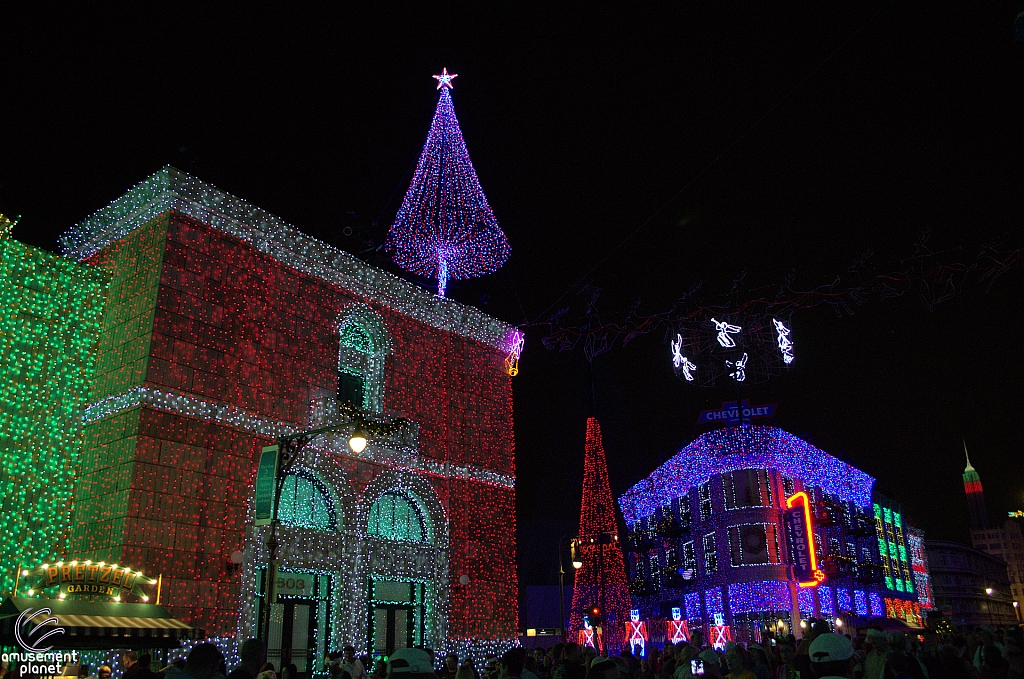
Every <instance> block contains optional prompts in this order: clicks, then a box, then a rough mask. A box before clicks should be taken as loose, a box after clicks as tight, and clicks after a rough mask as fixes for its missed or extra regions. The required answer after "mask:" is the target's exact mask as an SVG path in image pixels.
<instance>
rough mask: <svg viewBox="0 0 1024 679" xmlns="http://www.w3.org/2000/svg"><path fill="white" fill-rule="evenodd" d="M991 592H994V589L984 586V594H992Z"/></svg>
mask: <svg viewBox="0 0 1024 679" xmlns="http://www.w3.org/2000/svg"><path fill="white" fill-rule="evenodd" d="M993 592H995V590H994V589H992V588H991V587H986V588H985V594H988V595H989V596H992V593H993Z"/></svg>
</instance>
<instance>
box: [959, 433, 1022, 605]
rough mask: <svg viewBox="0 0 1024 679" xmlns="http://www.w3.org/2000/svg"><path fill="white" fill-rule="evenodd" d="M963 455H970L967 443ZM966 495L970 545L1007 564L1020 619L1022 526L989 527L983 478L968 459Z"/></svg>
mask: <svg viewBox="0 0 1024 679" xmlns="http://www.w3.org/2000/svg"><path fill="white" fill-rule="evenodd" d="M964 455H967V444H966V443H965V444H964ZM964 492H965V493H966V494H967V508H968V510H969V511H970V514H971V544H973V545H974V548H975V549H980V550H981V551H983V552H985V553H987V554H990V555H992V556H994V557H996V558H998V559H1001V560H1002V561H1004V562H1006V568H1007V572H1008V573H1009V576H1010V593H1011V595H1012V596H1013V600H1014V602H1015V609H1016V611H1017V614H1018V616H1020V615H1021V610H1022V608H1024V531H1021V527H1020V524H1019V523H1018V522H1017V521H1016V520H1015V519H1012V518H1008V519H1006V521H1005V522H1003V525H1002V526H990V525H989V523H988V515H987V514H986V512H985V494H984V491H983V490H982V487H981V477H980V476H979V475H978V472H977V470H976V469H975V468H974V467H973V466H972V465H971V459H970V457H968V458H967V468H966V469H964Z"/></svg>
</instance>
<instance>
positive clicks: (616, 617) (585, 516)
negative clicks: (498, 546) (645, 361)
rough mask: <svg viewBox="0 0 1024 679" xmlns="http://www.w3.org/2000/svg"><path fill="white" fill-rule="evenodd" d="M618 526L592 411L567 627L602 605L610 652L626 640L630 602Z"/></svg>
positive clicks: (575, 628) (573, 627)
mask: <svg viewBox="0 0 1024 679" xmlns="http://www.w3.org/2000/svg"><path fill="white" fill-rule="evenodd" d="M616 526H617V523H616V520H615V504H614V501H613V499H612V490H611V485H610V483H609V480H608V463H607V460H606V459H605V453H604V441H603V440H602V437H601V425H600V424H599V423H598V421H597V419H596V418H593V417H591V418H588V419H587V438H586V446H585V455H584V460H583V499H582V502H581V504H580V532H579V540H580V552H581V561H582V562H583V566H582V567H580V568H579V569H577V570H576V577H575V584H574V585H573V591H572V611H571V613H570V616H569V629H570V633H571V634H576V633H578V632H579V631H580V630H582V629H583V625H584V613H585V611H587V610H589V609H592V608H593V607H595V606H597V607H599V610H600V615H601V617H603V619H604V622H605V625H604V632H603V637H602V638H603V640H604V641H603V643H604V644H606V645H607V649H606V650H607V651H608V652H609V653H612V654H614V653H618V652H619V650H620V649H621V647H622V644H623V643H624V641H625V639H624V637H623V629H624V627H623V626H624V625H625V623H626V621H627V620H629V611H630V608H631V606H630V599H629V586H628V580H627V579H626V565H625V561H624V559H623V556H622V547H621V546H620V545H619V539H618V528H617V527H616ZM601 606H603V609H601V608H600V607H601Z"/></svg>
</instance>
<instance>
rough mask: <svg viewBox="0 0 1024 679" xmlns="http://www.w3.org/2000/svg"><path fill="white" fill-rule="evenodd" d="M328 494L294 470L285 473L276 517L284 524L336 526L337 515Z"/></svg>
mask: <svg viewBox="0 0 1024 679" xmlns="http://www.w3.org/2000/svg"><path fill="white" fill-rule="evenodd" d="M328 497H329V496H328V493H327V489H326V488H324V487H323V486H322V485H321V484H320V482H319V481H316V480H314V479H312V478H309V477H306V476H301V475H298V474H291V475H289V476H286V477H285V479H284V482H283V486H282V488H281V502H280V504H279V505H278V510H277V518H278V520H279V521H280V522H281V523H282V524H283V525H285V526H296V527H298V528H312V529H314V530H323V531H333V530H337V528H338V522H337V517H336V515H335V513H334V509H333V507H332V506H331V502H330V500H328Z"/></svg>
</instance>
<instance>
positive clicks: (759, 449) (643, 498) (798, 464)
mask: <svg viewBox="0 0 1024 679" xmlns="http://www.w3.org/2000/svg"><path fill="white" fill-rule="evenodd" d="M737 469H774V470H776V471H779V472H782V473H783V474H786V475H787V476H789V477H791V478H798V479H802V480H803V481H804V483H806V484H809V485H813V486H817V487H819V488H821V489H823V490H824V491H825V492H827V493H830V494H832V495H835V496H836V497H839V498H841V499H843V500H846V501H850V502H853V503H855V504H856V505H858V506H861V507H866V506H870V504H871V490H872V487H873V486H874V479H873V478H871V477H870V476H869V475H867V474H865V473H864V472H862V471H860V470H859V469H857V468H855V467H853V466H851V465H849V464H847V463H845V462H843V461H842V460H839V459H838V458H835V457H833V456H832V455H829V454H828V453H826V452H824V451H823V450H820V449H818V448H815V447H814V446H812V445H811V444H809V443H807V442H806V441H804V440H802V439H800V438H799V437H796V436H793V435H792V434H790V433H788V432H786V431H783V430H782V429H778V428H776V427H766V426H761V425H754V426H749V427H728V428H724V429H718V430H715V431H710V432H707V433H705V434H702V435H700V436H698V437H697V438H696V439H694V441H693V442H692V443H690V444H689V445H688V446H686V447H685V448H683V449H682V450H681V451H679V453H677V454H676V455H675V456H673V457H672V458H671V459H670V460H669V461H668V462H666V463H665V464H663V465H662V466H660V467H659V468H658V469H656V470H655V471H654V473H652V474H651V475H650V476H648V477H647V478H646V479H644V480H642V481H640V482H639V483H637V484H636V485H634V486H633V487H632V488H630V489H629V490H627V491H626V492H625V493H624V494H623V495H622V496H620V497H619V507H620V508H621V510H622V514H623V516H624V518H625V520H626V523H627V524H628V525H633V524H635V523H636V522H637V521H639V520H640V519H642V518H644V517H646V516H650V515H652V514H653V513H654V512H655V511H657V510H658V509H659V508H660V507H662V506H663V505H664V504H665V502H666V498H673V497H679V496H681V495H683V494H685V493H686V492H687V491H689V489H691V488H695V487H697V486H699V485H700V484H702V483H703V482H704V481H705V480H706V479H708V478H709V477H711V476H713V475H715V474H722V473H725V472H728V471H732V470H737Z"/></svg>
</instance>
